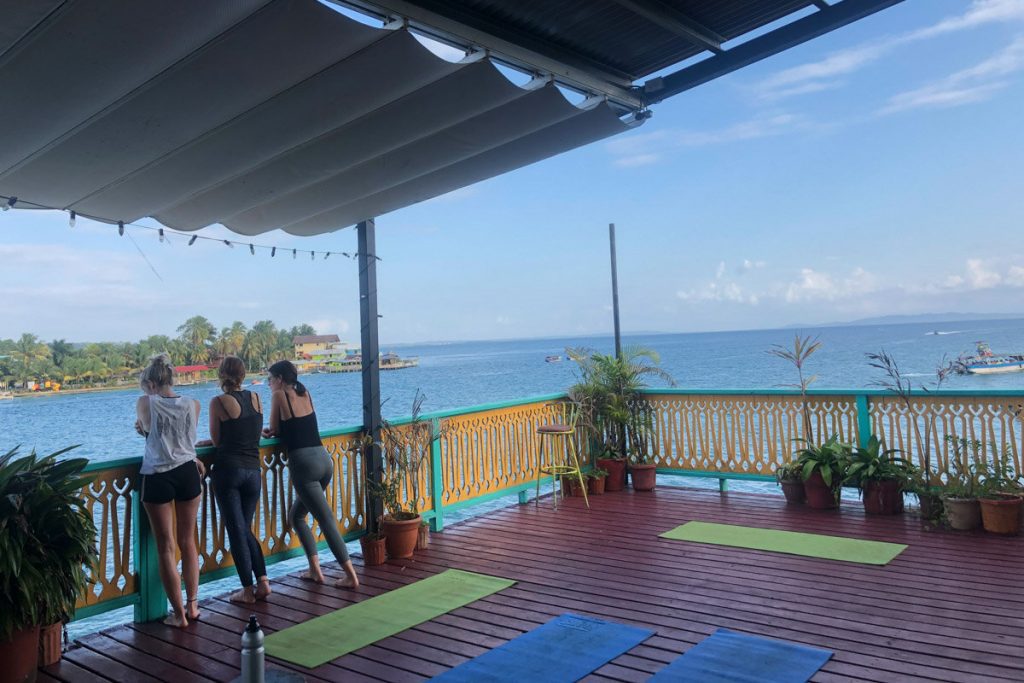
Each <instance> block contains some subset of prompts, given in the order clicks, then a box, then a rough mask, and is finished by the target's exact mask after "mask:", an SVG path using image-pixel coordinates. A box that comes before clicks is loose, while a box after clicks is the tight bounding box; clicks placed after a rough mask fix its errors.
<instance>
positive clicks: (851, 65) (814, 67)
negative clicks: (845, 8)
mask: <svg viewBox="0 0 1024 683" xmlns="http://www.w3.org/2000/svg"><path fill="white" fill-rule="evenodd" d="M1019 21H1024V0H975V2H973V3H971V5H970V7H968V8H967V10H966V11H965V12H964V13H963V14H960V15H957V16H953V17H948V18H946V19H943V20H942V21H939V22H938V23H936V24H933V25H931V26H926V27H924V28H921V29H916V30H914V31H909V32H906V33H902V34H899V35H895V36H890V37H888V38H883V39H881V40H875V41H872V42H870V43H864V44H862V45H857V46H855V47H851V48H847V49H845V50H839V51H837V52H833V53H832V54H829V55H827V56H826V57H825V58H824V59H821V60H819V61H816V62H808V63H806V64H801V65H799V66H795V67H791V68H788V69H784V70H782V71H779V72H777V73H775V74H773V75H771V76H769V77H768V78H766V79H765V80H763V81H761V83H759V84H758V85H757V86H756V88H755V91H756V93H757V95H758V96H759V97H760V98H761V99H765V100H779V99H783V98H786V97H792V96H795V95H802V94H806V93H812V92H819V91H822V90H829V89H833V88H836V87H839V86H840V85H841V84H842V83H841V81H838V80H836V79H838V78H839V77H841V76H847V75H850V74H852V73H855V72H856V71H859V70H860V69H862V68H864V67H866V66H868V65H870V64H873V63H874V62H877V61H879V60H880V59H882V58H883V57H885V56H886V55H888V54H889V53H890V52H892V51H893V50H894V49H896V48H898V47H900V46H903V45H906V44H909V43H913V42H917V41H920V40H926V39H929V38H934V37H936V36H940V35H946V34H949V33H953V32H957V31H964V30H968V29H972V28H976V27H978V26H983V25H985V24H992V23H1009V22H1019Z"/></svg>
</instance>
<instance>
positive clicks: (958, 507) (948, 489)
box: [942, 436, 981, 531]
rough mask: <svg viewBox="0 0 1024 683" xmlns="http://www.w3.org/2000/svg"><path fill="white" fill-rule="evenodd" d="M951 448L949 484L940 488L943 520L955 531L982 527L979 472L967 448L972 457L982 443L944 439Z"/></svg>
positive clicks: (961, 439) (962, 439) (950, 437)
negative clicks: (969, 456) (968, 456)
mask: <svg viewBox="0 0 1024 683" xmlns="http://www.w3.org/2000/svg"><path fill="white" fill-rule="evenodd" d="M946 441H947V442H948V443H949V444H950V445H951V446H952V451H953V452H952V454H951V457H950V459H949V469H950V471H949V481H947V482H946V485H945V487H944V489H943V494H942V505H943V507H944V508H945V510H946V521H947V522H948V523H949V526H950V527H951V528H953V529H957V530H958V531H969V530H971V529H977V528H978V527H979V526H981V507H980V505H979V503H978V495H977V494H978V473H977V467H976V466H975V465H974V463H973V462H970V461H968V460H967V450H968V448H970V449H971V450H972V451H973V452H974V454H975V455H977V454H978V452H979V451H980V449H981V442H980V441H977V440H968V439H965V438H963V437H959V438H957V437H953V436H946Z"/></svg>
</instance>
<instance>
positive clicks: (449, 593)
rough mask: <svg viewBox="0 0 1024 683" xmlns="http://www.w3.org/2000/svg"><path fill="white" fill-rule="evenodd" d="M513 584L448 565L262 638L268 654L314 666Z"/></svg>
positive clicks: (294, 662)
mask: <svg viewBox="0 0 1024 683" xmlns="http://www.w3.org/2000/svg"><path fill="white" fill-rule="evenodd" d="M513 584H515V581H510V580H508V579H500V578H498V577H495V576H487V575H485V574H474V573H472V572H464V571H461V570H458V569H449V570H447V571H444V572H441V573H440V574H437V575H435V576H431V577H430V578H427V579H423V580H421V581H417V582H416V583H411V584H409V585H407V586H402V587H401V588H396V589H395V590H393V591H389V592H387V593H384V594H382V595H378V596H375V597H372V598H370V599H368V600H363V601H362V602H358V603H356V604H354V605H349V606H348V607H343V608H342V609H339V610H337V611H335V612H331V613H330V614H325V615H323V616H321V617H316V618H315V619H310V620H309V621H306V622H303V623H301V624H296V625H295V626H291V627H289V628H286V629H283V630H281V631H278V632H277V633H273V634H271V635H269V636H267V638H266V640H265V641H264V647H265V648H266V651H267V654H268V655H271V656H272V657H277V658H278V659H283V660H285V661H286V662H292V663H293V664H299V665H301V666H306V667H310V668H312V667H315V666H320V665H321V664H325V663H327V662H329V661H331V660H332V659H337V658H338V657H341V656H342V655H346V654H348V653H349V652H352V651H354V650H358V649H359V648H361V647H366V646H367V645H371V644H373V643H376V642H377V641H378V640H381V639H382V638H387V637H388V636H393V635H395V634H396V633H399V632H401V631H404V630H406V629H407V628H412V627H413V626H416V625H417V624H422V623H423V622H424V621H430V620H431V619H433V618H435V617H439V616H441V615H442V614H444V613H446V612H450V611H452V610H453V609H456V608H458V607H462V606H464V605H468V604H469V603H471V602H474V601H475V600H479V599H480V598H483V597H486V596H488V595H491V594H492V593H497V592H498V591H500V590H503V589H505V588H508V587H509V586H511V585H513Z"/></svg>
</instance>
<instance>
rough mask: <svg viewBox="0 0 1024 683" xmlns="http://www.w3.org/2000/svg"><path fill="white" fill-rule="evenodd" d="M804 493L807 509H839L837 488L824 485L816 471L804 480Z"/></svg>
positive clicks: (819, 473)
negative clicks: (805, 494)
mask: <svg viewBox="0 0 1024 683" xmlns="http://www.w3.org/2000/svg"><path fill="white" fill-rule="evenodd" d="M804 491H805V492H806V493H807V506H808V507H811V508H814V509H815V510H831V509H833V508H837V507H839V486H838V485H836V484H833V485H832V486H829V485H828V484H826V483H825V480H824V479H823V478H822V476H821V472H820V471H818V470H814V472H813V473H812V474H811V476H810V477H809V478H808V479H806V480H804Z"/></svg>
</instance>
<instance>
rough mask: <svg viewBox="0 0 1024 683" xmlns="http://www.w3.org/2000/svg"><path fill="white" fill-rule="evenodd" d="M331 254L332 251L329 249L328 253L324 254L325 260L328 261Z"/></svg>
mask: <svg viewBox="0 0 1024 683" xmlns="http://www.w3.org/2000/svg"><path fill="white" fill-rule="evenodd" d="M330 255H331V252H329V251H328V252H327V253H325V254H324V261H326V260H327V259H328V258H329V257H330Z"/></svg>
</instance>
